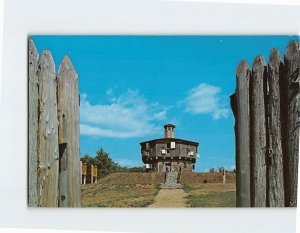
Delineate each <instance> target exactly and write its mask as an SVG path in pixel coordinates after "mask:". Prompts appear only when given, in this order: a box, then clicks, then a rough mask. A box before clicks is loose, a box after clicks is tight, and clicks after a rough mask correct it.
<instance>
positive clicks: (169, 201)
mask: <svg viewBox="0 0 300 233" xmlns="http://www.w3.org/2000/svg"><path fill="white" fill-rule="evenodd" d="M187 196H188V194H187V193H186V192H184V191H183V189H161V190H159V192H158V194H157V195H156V197H155V201H154V203H153V204H151V205H149V206H148V207H153V208H168V207H173V208H180V207H189V205H188V204H186V201H187V199H186V198H185V197H187Z"/></svg>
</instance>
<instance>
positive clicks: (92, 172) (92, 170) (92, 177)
mask: <svg viewBox="0 0 300 233" xmlns="http://www.w3.org/2000/svg"><path fill="white" fill-rule="evenodd" d="M93 183H94V165H93V164H91V184H93Z"/></svg>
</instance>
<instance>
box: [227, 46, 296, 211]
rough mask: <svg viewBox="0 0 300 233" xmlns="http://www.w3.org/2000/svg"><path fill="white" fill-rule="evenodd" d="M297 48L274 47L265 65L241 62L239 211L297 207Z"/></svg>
mask: <svg viewBox="0 0 300 233" xmlns="http://www.w3.org/2000/svg"><path fill="white" fill-rule="evenodd" d="M299 68H300V57H299V44H298V43H297V42H296V41H291V42H290V43H289V45H288V47H287V49H286V51H285V54H284V62H283V61H282V59H281V56H280V53H279V51H278V49H272V50H271V53H270V57H269V61H268V64H266V62H265V59H264V58H263V57H262V56H257V57H256V58H255V59H254V62H253V66H252V71H251V70H250V67H249V65H248V63H247V62H246V61H241V62H240V64H239V66H238V68H237V72H236V92H235V93H234V94H233V95H232V96H231V107H232V110H233V113H234V116H235V139H236V171H237V177H236V187H237V198H236V204H237V207H250V206H252V207H265V206H268V207H284V206H286V207H296V206H297V177H298V154H299V122H300V121H299V120H300V93H299V90H300V88H299V87H300V85H299V82H300V80H299V79H300V78H299Z"/></svg>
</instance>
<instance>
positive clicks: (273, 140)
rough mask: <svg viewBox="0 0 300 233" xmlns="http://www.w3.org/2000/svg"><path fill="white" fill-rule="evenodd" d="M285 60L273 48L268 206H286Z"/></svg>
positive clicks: (271, 59)
mask: <svg viewBox="0 0 300 233" xmlns="http://www.w3.org/2000/svg"><path fill="white" fill-rule="evenodd" d="M282 74H283V62H282V60H281V56H280V52H279V50H278V49H272V50H271V53H270V57H269V63H268V86H269V95H268V101H267V103H268V105H267V115H268V132H267V134H268V135H269V136H268V142H267V145H268V150H267V175H268V177H267V206H269V207H284V180H283V154H282V143H281V140H282V138H281V120H280V105H281V103H280V79H282Z"/></svg>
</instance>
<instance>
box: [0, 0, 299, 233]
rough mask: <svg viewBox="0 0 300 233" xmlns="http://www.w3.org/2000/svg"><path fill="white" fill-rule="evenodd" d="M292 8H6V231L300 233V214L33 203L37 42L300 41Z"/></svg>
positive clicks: (167, 4)
mask: <svg viewBox="0 0 300 233" xmlns="http://www.w3.org/2000/svg"><path fill="white" fill-rule="evenodd" d="M222 2H226V1H225V0H224V1H222ZM234 2H237V1H234ZM248 2H249V1H248ZM253 2H254V3H257V1H253ZM264 2H266V0H265V1H264ZM276 2H281V4H282V2H284V1H278V0H276ZM292 2H293V3H292V4H294V5H293V6H287V5H256V4H255V5H249V4H225V3H201V2H197V1H196V0H190V1H184V0H183V1H180V0H176V1H171V0H169V1H167V0H166V1H159V0H101V1H100V0H89V1H87V0H85V1H84V0H80V1H79V0H64V1H63V0H51V1H49V0H47V1H38V0H27V1H24V0H23V1H22V0H7V1H5V8H4V10H5V11H4V36H3V67H2V68H3V70H2V78H1V85H0V88H1V89H0V91H1V93H0V95H1V97H0V101H1V102H0V109H1V111H0V113H1V114H0V126H1V131H0V132H1V133H0V142H1V152H0V161H1V169H0V177H1V179H0V180H1V181H0V189H1V192H0V227H19V228H21V227H24V228H30V227H31V228H50V229H73V230H102V231H119V232H121V231H122V232H163V233H167V232H180V233H182V232H185V233H189V232H200V231H201V232H230V233H233V232H239V233H240V232H243V233H248V232H249V233H250V232H258V233H259V232H264V233H265V232H272V233H274V232H278V233H279V232H280V233H281V232H286V233H288V232H295V231H296V230H295V227H296V221H295V220H296V209H288V208H286V209H182V210H178V209H163V210H161V209H160V210H156V209H29V208H27V198H26V185H27V183H26V180H27V178H26V174H27V172H26V170H27V166H26V164H27V63H26V59H27V36H28V35H29V34H74V35H75V34H95V35H101V34H105V35H107V34H114V35H117V34H124V35H127V34H130V35H135V34H147V35H153V34H163V35H184V34H193V35H208V34H210V35H212V34H213V35H216V34H226V35H228V34H231V35H234V34H247V35H250V34H251V35H252V34H256V35H258V34H299V31H300V30H299V29H300V21H299V14H300V7H299V5H298V4H297V3H295V1H292ZM296 5H298V6H296ZM298 200H299V198H298Z"/></svg>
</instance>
